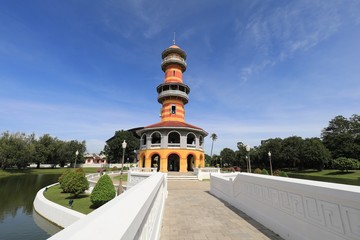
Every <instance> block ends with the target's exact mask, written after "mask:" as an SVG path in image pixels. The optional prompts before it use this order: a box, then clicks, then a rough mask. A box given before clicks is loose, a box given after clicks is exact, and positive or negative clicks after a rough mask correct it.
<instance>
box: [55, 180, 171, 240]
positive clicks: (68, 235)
mask: <svg viewBox="0 0 360 240" xmlns="http://www.w3.org/2000/svg"><path fill="white" fill-rule="evenodd" d="M166 195H167V185H166V178H165V175H164V174H163V173H156V174H153V175H152V176H150V177H149V178H147V179H145V180H143V181H142V182H140V183H138V184H137V185H135V186H134V187H132V188H131V189H129V190H127V191H125V192H124V193H123V194H121V195H119V196H118V197H116V198H114V199H113V200H111V201H110V202H108V203H106V204H105V205H103V206H102V207H100V208H98V209H96V210H95V211H93V212H92V213H90V214H88V215H87V216H86V217H84V218H82V219H81V220H79V221H77V222H76V223H74V224H72V225H70V226H69V227H67V228H65V229H64V230H62V231H60V232H59V233H57V234H55V235H54V236H52V237H51V238H50V239H52V240H56V239H61V240H62V239H67V240H69V239H109V240H111V239H159V238H160V232H161V221H162V216H163V209H164V204H165V198H166Z"/></svg>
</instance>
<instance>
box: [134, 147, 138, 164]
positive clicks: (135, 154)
mask: <svg viewBox="0 0 360 240" xmlns="http://www.w3.org/2000/svg"><path fill="white" fill-rule="evenodd" d="M136 162H137V151H136V150H135V149H134V163H136Z"/></svg>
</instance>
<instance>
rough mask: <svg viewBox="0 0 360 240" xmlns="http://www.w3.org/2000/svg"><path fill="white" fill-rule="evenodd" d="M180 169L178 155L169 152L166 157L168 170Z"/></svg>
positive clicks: (175, 170)
mask: <svg viewBox="0 0 360 240" xmlns="http://www.w3.org/2000/svg"><path fill="white" fill-rule="evenodd" d="M179 169H180V157H179V155H177V154H174V153H173V154H170V155H169V157H168V172H178V171H179Z"/></svg>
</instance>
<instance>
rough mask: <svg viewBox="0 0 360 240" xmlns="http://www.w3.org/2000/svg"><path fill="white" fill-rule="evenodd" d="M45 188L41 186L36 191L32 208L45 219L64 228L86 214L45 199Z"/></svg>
mask: <svg viewBox="0 0 360 240" xmlns="http://www.w3.org/2000/svg"><path fill="white" fill-rule="evenodd" d="M57 184H58V183H55V184H52V185H50V186H47V187H48V188H49V187H52V186H54V185H57ZM45 189H46V188H42V189H40V190H39V191H38V192H37V194H36V197H35V200H34V209H35V211H36V212H37V213H39V214H40V215H41V216H43V217H45V218H46V219H47V220H49V221H51V222H53V223H55V224H56V225H58V226H60V227H63V228H66V227H68V226H70V225H71V224H73V223H74V222H76V221H77V220H79V219H81V218H83V217H84V216H86V215H85V214H82V213H79V212H77V211H74V210H72V209H69V208H66V207H63V206H61V205H59V204H56V203H54V202H52V201H49V200H47V199H46V198H45V197H44V191H45Z"/></svg>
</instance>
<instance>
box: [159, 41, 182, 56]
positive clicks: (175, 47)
mask: <svg viewBox="0 0 360 240" xmlns="http://www.w3.org/2000/svg"><path fill="white" fill-rule="evenodd" d="M171 53H177V54H179V55H180V56H181V57H182V58H183V59H184V60H186V53H185V51H184V50H182V49H181V48H180V47H179V46H178V45H175V44H173V45H171V46H170V47H168V48H167V49H165V50H164V51H163V52H162V53H161V57H162V58H163V59H164V58H166V56H167V55H169V54H171Z"/></svg>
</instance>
